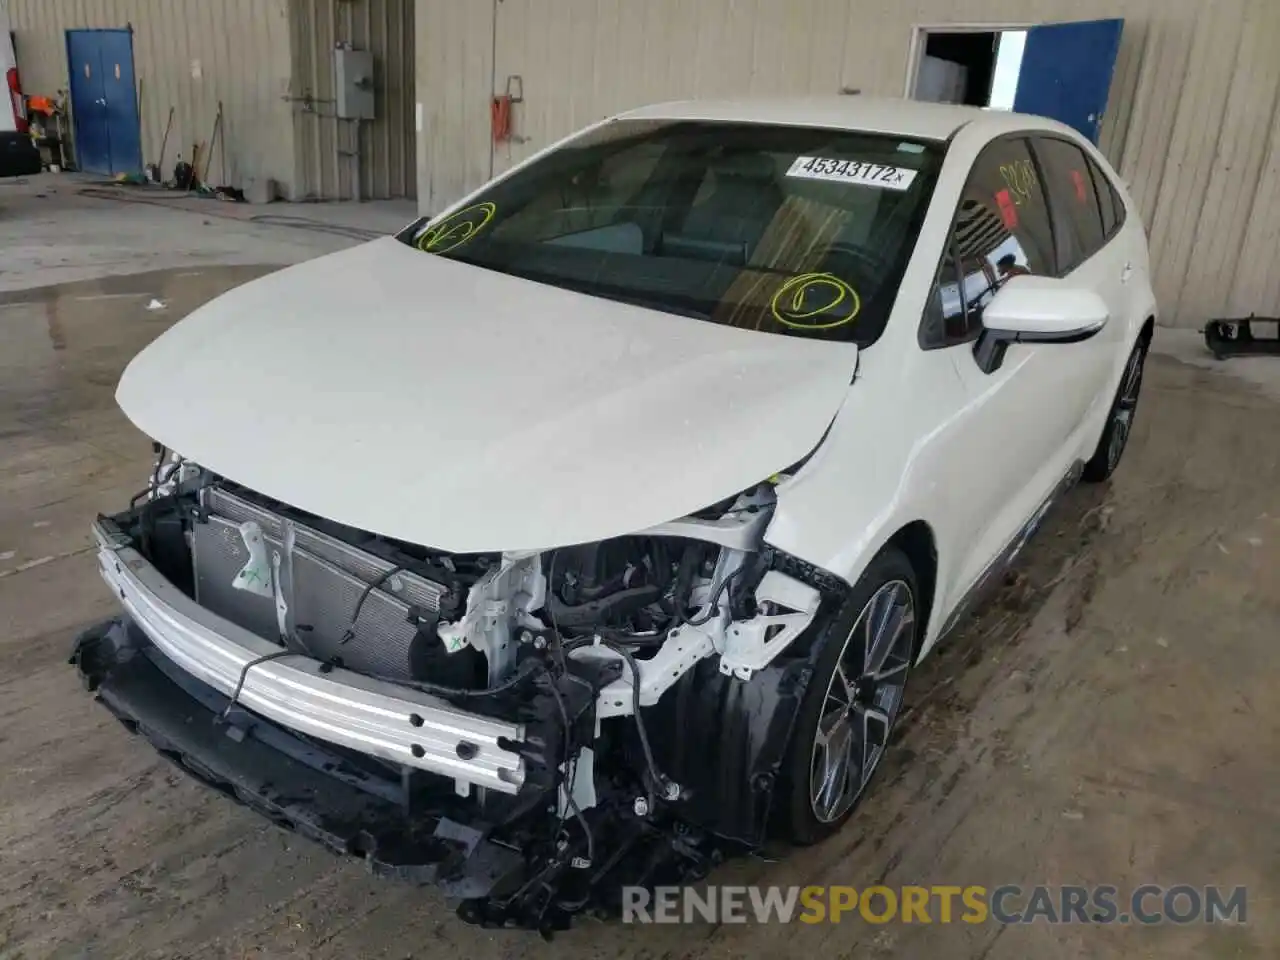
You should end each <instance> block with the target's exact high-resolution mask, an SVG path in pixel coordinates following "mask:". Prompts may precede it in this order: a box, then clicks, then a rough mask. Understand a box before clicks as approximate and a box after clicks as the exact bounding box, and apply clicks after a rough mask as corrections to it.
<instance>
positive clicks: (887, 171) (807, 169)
mask: <svg viewBox="0 0 1280 960" xmlns="http://www.w3.org/2000/svg"><path fill="white" fill-rule="evenodd" d="M787 176H788V177H802V178H804V179H806V180H834V181H837V182H839V183H857V184H862V185H863V186H867V187H881V188H882V189H885V190H906V189H907V187H909V186H911V181H912V180H914V179H915V178H916V171H914V170H907V169H904V168H902V167H895V166H892V165H890V164H886V163H872V162H870V161H869V160H840V159H837V158H835V157H796V159H795V161H794V162H793V163H792V164H791V167H790V169H788V170H787Z"/></svg>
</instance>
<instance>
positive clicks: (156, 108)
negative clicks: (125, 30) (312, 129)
mask: <svg viewBox="0 0 1280 960" xmlns="http://www.w3.org/2000/svg"><path fill="white" fill-rule="evenodd" d="M8 3H9V12H10V16H11V18H12V21H13V30H14V33H15V39H16V41H17V43H16V46H17V54H18V64H19V68H20V69H21V71H22V78H23V81H22V82H23V87H24V88H25V90H26V91H27V93H29V94H30V93H47V94H53V93H54V92H55V91H57V90H59V89H66V87H67V50H66V42H65V31H67V30H69V29H74V28H81V27H125V26H128V25H130V24H131V25H132V26H133V30H134V34H133V51H134V68H135V71H136V74H137V77H138V80H139V84H140V91H139V92H140V100H141V111H140V112H141V116H142V153H143V160H144V161H145V162H147V163H156V162H159V158H160V143H161V139H162V138H163V136H164V131H165V124H166V122H167V120H168V116H169V108H170V106H172V107H173V108H174V120H173V130H172V132H171V133H170V135H169V143H168V149H167V153H166V156H165V158H164V167H165V173H166V176H167V175H171V174H172V171H173V165H174V163H175V162H176V161H177V156H178V152H179V151H181V153H182V156H183V158H184V159H187V160H190V158H191V147H192V144H194V143H197V142H199V141H202V140H203V141H207V140H209V139H210V136H211V134H212V132H213V123H214V118H215V116H216V114H217V109H218V101H219V100H221V101H222V105H223V112H224V116H223V126H224V130H223V133H222V134H220V135H219V136H220V137H222V136H225V139H226V165H227V169H226V171H222V170H220V166H221V162H220V161H221V154H222V150H221V148H216V149H214V150H213V152H212V162H213V167H212V169H211V170H210V172H209V179H210V180H212V181H214V182H217V183H232V184H236V185H241V186H243V185H245V184H246V182H247V181H248V180H249V179H250V178H256V177H265V178H271V179H274V180H277V181H279V182H280V183H281V184H282V185H283V186H284V188H285V189H286V190H287V189H288V186H289V184H290V183H291V181H292V178H293V164H294V159H293V129H292V125H291V121H290V114H289V104H288V102H287V100H286V99H285V97H286V95H287V93H288V90H289V70H290V64H289V37H288V34H289V23H288V13H287V8H286V0H218V2H217V3H208V2H177V0H8ZM201 169H202V170H203V169H204V164H203V163H202V164H201Z"/></svg>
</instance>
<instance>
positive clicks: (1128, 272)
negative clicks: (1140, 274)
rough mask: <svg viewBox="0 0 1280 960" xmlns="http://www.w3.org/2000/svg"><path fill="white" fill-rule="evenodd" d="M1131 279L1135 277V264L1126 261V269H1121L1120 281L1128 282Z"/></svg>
mask: <svg viewBox="0 0 1280 960" xmlns="http://www.w3.org/2000/svg"><path fill="white" fill-rule="evenodd" d="M1131 279H1133V264H1132V263H1126V264H1125V265H1124V269H1123V270H1121V271H1120V282H1121V283H1128V282H1129V281H1130V280H1131Z"/></svg>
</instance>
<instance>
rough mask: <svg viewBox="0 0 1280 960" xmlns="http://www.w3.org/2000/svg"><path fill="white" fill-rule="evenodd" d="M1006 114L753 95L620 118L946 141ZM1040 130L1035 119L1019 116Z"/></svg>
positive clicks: (858, 99) (1000, 122)
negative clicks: (859, 132)
mask: <svg viewBox="0 0 1280 960" xmlns="http://www.w3.org/2000/svg"><path fill="white" fill-rule="evenodd" d="M1010 117H1011V115H1010V114H1009V113H1008V112H1006V111H998V112H993V111H989V110H984V109H982V108H980V107H966V106H957V105H953V104H947V103H925V102H922V101H919V100H905V99H901V98H892V97H864V96H861V95H846V96H834V97H757V98H751V99H741V100H681V101H674V102H671V103H656V104H653V105H651V106H645V107H640V108H638V109H636V110H630V111H627V112H626V113H623V114H620V115H619V118H618V119H626V120H633V119H634V120H640V119H643V120H715V121H725V122H732V123H770V124H781V125H783V126H794V127H827V128H834V129H838V130H863V131H869V132H873V133H887V134H892V135H895V136H903V137H917V138H920V139H925V140H947V139H948V138H950V137H951V135H952V134H954V133H955V132H956V131H957V130H959V129H960V128H961V127H963V126H966V125H968V124H983V123H987V124H990V125H991V126H992V128H993V132H995V131H996V130H997V129H998V130H1001V131H1006V130H1008V128H1009V119H1010ZM1025 120H1026V121H1027V126H1028V127H1033V128H1034V127H1040V126H1042V125H1043V124H1044V123H1045V121H1044V120H1043V119H1042V118H1039V117H1030V116H1028V117H1025Z"/></svg>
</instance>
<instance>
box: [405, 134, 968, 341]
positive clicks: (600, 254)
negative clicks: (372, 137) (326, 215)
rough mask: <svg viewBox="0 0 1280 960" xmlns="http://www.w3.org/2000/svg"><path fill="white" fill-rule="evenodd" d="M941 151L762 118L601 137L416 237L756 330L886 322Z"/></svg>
mask: <svg viewBox="0 0 1280 960" xmlns="http://www.w3.org/2000/svg"><path fill="white" fill-rule="evenodd" d="M941 157H942V147H941V145H939V144H934V143H925V142H920V141H913V140H904V139H903V138H901V137H889V136H881V135H875V134H867V133H858V132H849V131H841V130H823V129H811V128H801V127H780V126H764V125H758V124H733V123H707V122H674V121H650V120H646V121H638V120H630V121H627V120H624V121H617V122H614V123H610V124H607V125H605V126H603V127H600V128H597V129H595V130H592V131H589V132H588V133H586V134H584V135H583V136H581V137H578V138H576V139H575V140H573V141H571V142H570V143H569V144H567V145H566V146H564V147H562V148H560V149H558V150H555V151H554V152H552V153H550V154H548V155H547V156H545V157H543V158H542V159H540V160H538V161H536V162H534V163H532V164H530V165H529V166H527V167H525V168H523V169H521V170H518V171H517V172H515V173H513V174H512V175H511V176H509V177H507V178H506V179H503V180H500V181H498V182H495V183H493V184H491V185H490V186H489V187H487V188H486V189H485V190H483V191H482V192H481V193H480V194H479V195H477V196H476V197H474V198H473V199H472V201H471V202H470V203H468V204H467V205H466V206H465V207H464V208H461V209H459V210H457V211H454V212H453V213H451V214H449V215H447V216H444V217H441V218H439V219H438V220H436V221H434V222H429V221H428V220H426V219H423V220H420V221H419V222H417V223H415V224H413V225H412V226H410V227H409V228H408V229H406V230H405V231H404V232H403V233H402V234H401V235H400V239H401V240H403V241H404V242H406V243H408V244H410V245H412V246H415V247H417V248H418V249H419V250H422V251H424V252H426V253H431V254H434V255H437V256H442V257H449V258H451V259H455V260H460V261H463V262H465V263H470V264H474V265H476V266H479V267H484V268H486V269H489V270H497V271H500V272H502V273H509V274H515V275H517V276H521V277H527V278H529V279H532V280H536V281H538V282H541V283H547V284H552V285H554V286H558V287H565V288H568V289H572V290H577V291H581V292H583V293H587V294H591V295H594V296H600V297H608V298H610V299H615V300H622V301H625V302H628V303H635V304H640V305H642V306H646V307H652V308H656V309H659V310H665V311H668V312H672V313H679V314H684V315H688V316H694V317H698V318H699V319H703V320H708V321H711V322H713V323H721V324H726V325H731V326H736V327H744V328H747V329H752V330H762V331H766V332H770V333H776V334H785V335H790V336H803V337H813V338H822V339H830V340H844V341H851V342H856V343H858V344H861V345H863V346H865V345H867V344H869V343H871V342H873V341H874V340H875V339H876V338H877V337H878V336H879V335H880V332H881V331H882V330H883V328H884V325H885V322H886V320H887V319H888V316H889V311H890V310H891V309H892V307H893V301H894V298H895V297H896V295H897V290H898V285H899V283H900V281H901V278H902V273H903V271H904V269H905V267H906V261H907V258H908V257H909V256H910V253H911V250H912V248H913V246H914V242H915V238H916V235H917V233H918V231H919V228H920V222H921V220H922V219H923V215H924V210H925V207H926V206H927V205H928V201H929V197H930V194H931V193H932V190H933V184H934V180H935V177H936V173H937V170H938V167H939V165H940V162H941Z"/></svg>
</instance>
